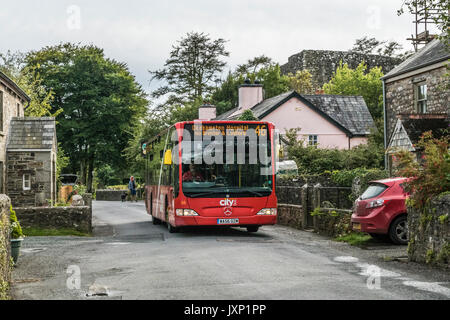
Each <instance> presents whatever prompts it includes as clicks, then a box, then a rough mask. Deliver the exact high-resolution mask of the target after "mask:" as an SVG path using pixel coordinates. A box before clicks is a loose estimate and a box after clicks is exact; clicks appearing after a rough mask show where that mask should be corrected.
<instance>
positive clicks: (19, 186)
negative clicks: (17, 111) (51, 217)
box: [6, 117, 57, 207]
mask: <svg viewBox="0 0 450 320" xmlns="http://www.w3.org/2000/svg"><path fill="white" fill-rule="evenodd" d="M56 152H57V143H56V129H55V118H52V117H43V118H37V117H25V118H18V117H14V118H12V120H11V124H10V127H9V132H8V141H7V144H6V161H7V179H6V180H7V183H6V193H7V194H8V196H9V197H10V198H11V202H12V204H13V206H15V207H25V206H42V205H48V202H50V201H51V203H54V202H55V201H56V199H57V195H56V193H57V190H56V178H57V177H56Z"/></svg>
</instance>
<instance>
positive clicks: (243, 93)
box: [238, 79, 264, 111]
mask: <svg viewBox="0 0 450 320" xmlns="http://www.w3.org/2000/svg"><path fill="white" fill-rule="evenodd" d="M263 100H264V97H263V86H262V84H260V83H259V82H258V81H255V83H254V84H252V83H251V82H250V80H249V79H246V80H245V82H244V84H241V85H240V86H239V105H238V110H240V111H243V110H246V109H250V108H252V107H253V106H255V105H257V104H258V103H260V102H261V101H263Z"/></svg>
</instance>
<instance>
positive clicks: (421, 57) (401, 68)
mask: <svg viewBox="0 0 450 320" xmlns="http://www.w3.org/2000/svg"><path fill="white" fill-rule="evenodd" d="M447 59H450V52H449V51H448V50H447V49H446V45H445V44H444V43H442V42H441V41H439V39H438V38H435V39H433V40H432V41H430V42H429V43H428V44H427V45H426V46H424V47H423V48H421V49H420V50H419V51H417V52H416V53H415V54H413V55H412V56H411V57H409V58H408V59H406V60H405V61H403V62H402V63H400V64H399V65H398V66H397V67H395V68H394V69H392V70H391V71H390V72H388V73H387V74H386V75H385V76H384V77H382V78H381V79H388V78H392V77H394V76H397V75H400V74H403V73H406V72H410V71H414V70H416V69H420V68H423V67H426V66H429V65H432V64H435V63H438V62H441V61H445V60H447Z"/></svg>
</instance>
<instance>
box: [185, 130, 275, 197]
mask: <svg viewBox="0 0 450 320" xmlns="http://www.w3.org/2000/svg"><path fill="white" fill-rule="evenodd" d="M255 126H256V125H255ZM189 129H190V130H189ZM252 129H253V128H246V130H252ZM188 131H191V132H192V127H188ZM223 132H225V134H224V136H223V139H222V138H220V139H216V140H214V139H206V140H203V139H201V140H195V139H184V145H183V148H182V164H181V165H180V167H181V177H182V178H181V180H182V190H183V193H184V194H185V195H186V196H187V197H192V198H195V197H212V198H215V197H225V196H231V197H265V196H268V195H270V194H271V193H272V187H273V182H272V179H273V171H272V166H271V161H270V158H271V143H270V138H269V133H268V132H264V135H261V134H255V135H254V136H251V135H250V137H249V136H240V137H239V138H238V137H237V136H231V135H230V134H228V136H227V131H226V129H225V130H224V131H223ZM257 132H258V131H257ZM228 133H229V131H228ZM258 133H259V132H258ZM191 137H192V136H191ZM216 137H217V136H216ZM252 137H255V138H254V139H253V138H252ZM205 155H206V156H208V155H209V156H210V158H211V159H208V158H207V157H205Z"/></svg>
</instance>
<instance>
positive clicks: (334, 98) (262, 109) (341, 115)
mask: <svg viewBox="0 0 450 320" xmlns="http://www.w3.org/2000/svg"><path fill="white" fill-rule="evenodd" d="M292 98H297V99H299V100H300V101H302V102H303V103H304V104H306V105H307V106H309V107H310V108H311V109H313V110H314V111H316V112H317V113H319V114H320V115H321V116H322V117H324V118H325V119H327V120H328V121H330V122H331V123H333V124H334V125H336V126H337V127H339V128H340V129H341V130H343V131H344V132H346V133H347V135H349V136H365V135H367V134H369V133H370V128H371V127H374V126H375V124H374V122H373V118H372V116H371V114H370V112H369V109H368V108H367V105H366V102H365V101H364V99H363V98H362V97H361V96H340V95H325V94H318V95H301V94H298V93H297V92H295V91H288V92H285V93H282V94H280V95H278V96H275V97H272V98H269V99H266V100H264V101H262V102H260V103H259V104H257V105H255V106H254V107H252V108H251V110H252V112H253V115H254V116H255V117H257V118H258V119H263V118H264V117H265V116H267V115H268V114H269V113H271V112H272V111H274V110H275V109H277V108H278V107H279V106H281V105H283V104H284V103H285V102H287V101H288V100H290V99H292ZM237 110H238V108H234V109H232V110H230V111H228V112H226V113H224V114H221V115H220V116H218V117H217V118H216V120H226V119H228V120H232V119H236V118H238V117H239V114H235V115H233V113H235V112H236V111H237Z"/></svg>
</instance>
